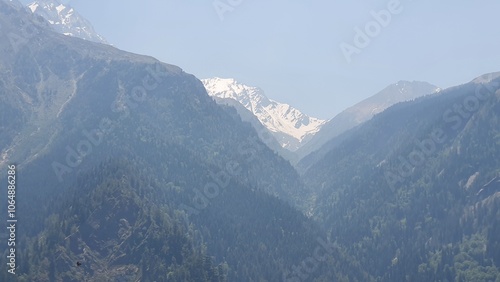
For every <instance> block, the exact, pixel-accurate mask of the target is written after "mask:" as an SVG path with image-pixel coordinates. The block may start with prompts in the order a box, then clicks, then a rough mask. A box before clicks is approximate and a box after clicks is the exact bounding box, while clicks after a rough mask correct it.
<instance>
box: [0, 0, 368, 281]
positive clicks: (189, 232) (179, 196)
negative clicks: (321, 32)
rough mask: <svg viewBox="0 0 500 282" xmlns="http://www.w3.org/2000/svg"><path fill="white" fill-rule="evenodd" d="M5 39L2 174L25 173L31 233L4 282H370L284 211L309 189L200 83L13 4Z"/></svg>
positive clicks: (1, 19)
mask: <svg viewBox="0 0 500 282" xmlns="http://www.w3.org/2000/svg"><path fill="white" fill-rule="evenodd" d="M20 23H21V24H20ZM0 27H1V29H0V36H1V37H2V38H7V39H9V40H2V41H0V47H1V48H0V50H1V52H2V54H0V72H1V75H0V79H1V80H0V81H1V83H0V107H1V108H0V112H2V113H3V112H6V113H9V118H7V117H6V116H5V117H4V118H2V119H1V120H0V127H1V128H2V131H1V134H0V136H1V143H0V150H1V152H2V162H1V163H0V170H3V171H6V167H7V165H11V164H15V165H16V166H17V170H16V171H17V176H18V181H17V187H18V189H17V190H16V191H17V193H16V200H17V206H16V209H17V213H16V216H17V218H19V221H20V222H21V220H22V224H19V226H18V227H17V229H16V232H17V233H16V234H17V238H18V240H19V241H18V245H17V250H16V252H17V253H18V254H19V257H18V260H17V263H18V265H17V266H19V268H17V269H16V271H17V276H15V277H16V278H17V279H16V278H14V276H10V275H11V274H9V273H7V272H2V273H1V274H0V275H2V276H0V280H1V281H16V280H19V281H63V280H64V281H82V280H89V281H137V280H141V281H169V279H170V280H171V281H220V280H221V279H222V280H223V279H224V278H225V277H226V276H227V277H228V279H229V280H230V281H266V280H267V281H276V280H279V279H283V277H285V279H287V278H286V276H287V275H288V277H289V278H290V277H294V276H295V278H296V277H297V275H300V276H301V277H303V276H306V277H309V278H310V279H314V278H317V279H320V280H323V281H325V280H331V279H334V280H339V279H340V278H342V277H350V278H351V280H352V281H370V280H371V278H370V277H369V276H368V275H366V273H364V272H363V271H362V270H361V268H360V266H359V265H358V264H356V262H355V261H352V260H351V259H349V258H348V257H347V256H345V255H344V253H343V251H342V250H341V249H340V248H338V247H337V246H336V245H334V244H333V243H330V242H329V238H328V237H326V236H325V234H324V233H323V232H322V230H321V229H320V228H319V227H317V226H315V224H314V223H313V222H312V221H311V220H310V219H309V218H307V217H305V216H304V215H303V214H301V213H300V212H299V211H297V210H296V209H294V208H292V207H291V206H290V205H289V204H288V203H286V201H288V202H296V198H298V196H297V195H300V193H301V192H302V190H303V186H302V185H301V182H300V179H299V177H298V175H297V174H296V173H295V171H294V169H293V168H292V167H291V165H290V164H289V163H288V162H287V161H285V160H284V159H282V158H281V157H279V156H278V155H276V154H275V153H274V152H272V151H271V150H270V149H269V148H267V146H265V145H264V144H263V143H262V142H261V141H260V140H259V137H258V134H257V133H256V132H255V130H254V129H253V128H252V127H251V126H250V125H249V124H247V123H243V122H241V120H239V119H235V118H234V117H233V116H231V115H230V114H229V113H228V112H226V111H225V110H223V109H222V108H221V107H220V106H219V105H217V104H216V103H215V102H214V101H213V99H212V98H211V97H209V96H208V95H207V93H206V91H205V89H204V87H203V84H202V83H201V82H200V81H199V80H197V79H196V78H195V77H194V76H192V75H189V74H186V73H185V72H183V71H182V69H180V68H178V67H176V66H172V65H168V64H164V63H161V62H159V61H157V60H155V59H154V58H151V57H145V56H139V55H135V54H131V53H127V52H123V51H120V50H118V49H115V48H113V47H111V46H107V45H103V44H97V43H93V42H89V41H84V40H81V39H78V38H73V37H68V36H64V35H61V34H58V33H55V32H54V31H52V30H51V29H50V27H49V26H48V24H47V23H46V22H45V21H44V20H40V18H39V17H38V18H37V17H35V16H33V15H32V14H30V13H29V12H28V11H26V10H25V9H23V8H21V7H19V5H17V4H16V3H15V2H11V1H6V0H0ZM10 117H15V119H14V120H13V119H11V118H10ZM2 177H4V176H2ZM0 180H1V181H2V182H3V183H6V179H0ZM278 198H280V199H278ZM0 209H1V210H7V207H6V202H5V201H1V202H0ZM1 232H2V234H1V236H0V237H1V238H2V239H4V238H7V237H8V236H9V235H8V234H6V233H5V232H6V229H5V228H4V229H3V230H2V231H1ZM6 236H7V237H6ZM4 247H5V246H4ZM1 253H2V256H1V258H0V263H1V264H3V265H7V264H6V263H7V261H6V260H7V255H6V254H7V253H8V250H5V249H4V248H2V251H1ZM212 256H213V257H212ZM208 257H210V258H208ZM75 260H76V262H75ZM304 261H305V263H309V264H308V265H306V269H307V273H304V269H303V266H302V265H303V264H305V263H304ZM77 262H80V264H79V265H78V264H77ZM310 263H313V266H314V268H313V269H314V271H311V272H309V270H311V268H310V266H311V264H310ZM308 266H309V267H308ZM226 272H227V275H226ZM294 272H295V273H294ZM221 274H222V275H221ZM165 276H166V277H167V278H166V279H167V280H165ZM13 279H15V280H13Z"/></svg>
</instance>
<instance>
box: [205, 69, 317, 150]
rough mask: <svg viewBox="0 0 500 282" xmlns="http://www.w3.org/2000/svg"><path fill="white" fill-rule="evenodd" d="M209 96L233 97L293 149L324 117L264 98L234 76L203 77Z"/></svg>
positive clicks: (296, 147)
mask: <svg viewBox="0 0 500 282" xmlns="http://www.w3.org/2000/svg"><path fill="white" fill-rule="evenodd" d="M202 82H203V84H204V85H205V88H206V89H207V92H208V94H209V95H210V96H213V97H217V98H221V99H233V100H236V101H238V102H239V103H240V104H242V105H243V106H244V107H245V108H246V109H248V110H249V111H250V112H252V113H253V114H254V115H255V116H256V117H257V118H258V119H259V121H260V122H261V123H262V124H263V125H264V126H265V127H266V128H267V129H268V130H269V131H270V132H271V133H272V134H273V136H274V137H275V138H276V140H277V141H278V142H279V143H280V144H281V146H282V147H283V148H285V149H287V150H289V151H292V152H293V151H296V150H297V149H298V148H300V147H301V146H302V145H303V144H304V143H307V141H308V140H309V139H310V138H312V136H313V135H314V134H315V133H317V132H318V131H319V130H320V128H321V127H322V126H323V124H324V123H325V122H326V121H324V120H321V119H318V118H314V117H310V116H308V115H306V114H303V113H302V112H300V111H299V110H297V109H296V108H294V107H292V106H290V105H288V104H284V103H280V102H277V101H274V100H272V99H269V98H267V96H266V95H265V93H264V91H263V90H262V89H260V88H258V87H252V86H248V85H245V84H242V83H240V82H238V81H237V80H235V79H232V78H229V79H223V78H218V77H215V78H209V79H202Z"/></svg>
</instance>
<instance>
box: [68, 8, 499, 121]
mask: <svg viewBox="0 0 500 282" xmlns="http://www.w3.org/2000/svg"><path fill="white" fill-rule="evenodd" d="M61 2H63V3H69V4H70V5H72V6H73V7H75V8H76V9H77V11H79V12H80V14H82V15H83V16H84V17H86V18H87V19H89V20H90V21H91V22H92V23H93V25H94V27H95V29H96V30H97V32H99V33H100V34H101V35H103V36H104V37H105V38H106V39H107V40H108V41H109V42H110V43H112V44H113V45H115V46H116V47H118V48H120V49H124V50H127V51H131V52H135V53H140V54H147V55H151V56H154V57H156V58H158V59H159V60H161V61H164V62H167V63H171V64H175V65H178V66H180V67H181V68H183V69H184V70H185V71H186V72H189V73H192V74H194V75H196V76H197V77H198V78H209V77H214V76H218V77H233V78H236V79H237V80H239V81H240V82H243V83H246V84H249V85H252V86H259V87H261V88H263V89H264V91H265V92H266V94H267V96H268V97H269V98H272V99H275V100H277V101H280V102H286V103H289V104H291V105H293V106H295V107H296V108H298V109H300V110H302V111H303V112H305V113H307V114H310V115H312V116H316V117H320V118H325V119H329V118H332V117H333V116H334V115H335V114H337V113H339V112H340V111H342V110H343V109H345V108H347V107H349V106H351V105H353V104H355V103H356V102H359V101H361V100H362V99H364V98H367V97H369V96H371V95H373V94H375V93H376V92H378V91H379V90H381V89H383V88H384V87H385V86H387V85H388V84H391V83H394V82H397V81H398V80H421V81H428V82H430V83H433V84H436V85H437V86H439V87H443V88H445V87H449V86H453V85H456V84H461V83H465V82H468V81H470V80H472V79H473V78H475V77H476V76H479V75H481V74H484V73H487V72H494V71H500V52H499V50H500V16H499V11H500V1H494V0H484V1H451V0H443V1H431V0H413V1H410V0H400V1H397V0H383V1H381V0H372V1H366V0H363V1H362V0H349V1H339V0H337V1H335V0H329V1H326V0H310V1H305V0H300V1H299V0H289V1H284V0H252V1H250V0H220V1H213V0H141V1H139V0H120V1H118V0H104V1H103V0H72V1H61ZM214 4H218V5H219V7H220V9H221V10H220V11H219V13H218V12H217V10H216V9H215V7H214ZM389 7H390V9H389ZM224 8H226V9H227V8H231V10H226V11H225V12H224ZM381 10H386V11H387V12H383V14H384V15H387V14H390V15H391V19H390V20H388V18H387V17H383V16H382V19H383V21H382V20H380V19H379V21H381V23H382V25H383V26H382V25H381V24H376V23H374V22H371V21H373V20H374V16H373V15H372V13H371V12H372V11H374V12H379V11H381ZM219 14H221V15H222V18H221V17H220V16H219ZM356 27H358V28H359V29H360V30H365V28H366V27H368V31H369V33H370V34H371V35H370V36H371V37H369V42H367V41H366V40H365V41H363V40H358V41H359V42H357V45H356V44H355V41H354V39H355V35H356V31H355V28H356ZM342 42H344V43H345V44H344V46H347V45H348V44H349V45H351V46H352V48H351V47H349V48H351V49H349V50H350V51H351V52H355V53H353V54H352V56H350V58H351V62H350V63H348V61H347V59H346V56H344V54H343V52H342V50H341V48H340V46H341V43H342ZM356 46H357V47H356ZM358 47H360V48H358ZM355 48H357V49H355ZM353 50H354V51H353ZM356 52H357V53H356Z"/></svg>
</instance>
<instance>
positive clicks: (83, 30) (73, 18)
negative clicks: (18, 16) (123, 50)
mask: <svg viewBox="0 0 500 282" xmlns="http://www.w3.org/2000/svg"><path fill="white" fill-rule="evenodd" d="M28 8H29V10H30V11H31V12H32V13H34V14H36V15H39V16H41V17H43V18H44V19H46V20H47V21H48V22H49V23H50V24H51V25H52V27H53V28H54V30H55V31H57V32H59V33H61V34H64V35H68V36H74V37H79V38H82V39H85V40H89V41H94V42H98V43H103V44H108V43H107V41H106V39H104V37H102V36H101V35H99V34H98V33H97V32H96V31H95V30H94V27H93V26H92V24H91V23H90V22H89V21H88V20H87V19H85V18H84V17H82V16H81V15H80V14H79V13H78V12H76V11H75V10H74V9H73V8H72V7H69V6H67V5H63V4H61V3H60V2H59V1H57V0H37V1H34V2H31V3H30V4H28Z"/></svg>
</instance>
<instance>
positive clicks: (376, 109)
mask: <svg viewBox="0 0 500 282" xmlns="http://www.w3.org/2000/svg"><path fill="white" fill-rule="evenodd" d="M438 91H439V88H438V87H436V86H434V85H432V84H429V83H427V82H419V81H413V82H410V81H399V82H397V83H395V84H391V85H389V86H387V87H386V88H384V89H383V90H382V91H380V92H378V93H377V94H375V95H373V96H371V97H370V98H367V99H365V100H363V101H361V102H359V103H358V104H356V105H354V106H352V107H350V108H348V109H346V110H345V111H343V112H341V113H340V114H338V115H336V116H335V117H334V118H333V119H331V120H329V121H328V122H327V123H326V124H325V125H324V126H323V127H322V128H321V130H320V131H319V132H318V133H317V134H316V135H314V137H313V138H312V139H311V140H310V141H309V142H308V143H306V144H305V145H304V146H303V147H301V148H300V149H299V150H297V152H296V153H297V156H298V158H299V159H302V158H304V157H305V156H307V155H308V154H310V153H312V152H314V151H316V150H318V149H319V148H321V146H323V145H324V144H326V143H327V142H328V141H330V140H331V139H333V138H334V137H336V136H339V135H340V134H342V133H343V132H345V131H347V130H349V129H351V128H353V127H355V126H357V125H359V124H361V123H363V122H365V121H367V120H369V119H371V118H372V117H373V116H374V115H376V114H378V113H381V112H382V111H384V110H385V109H387V108H388V107H390V106H392V105H394V104H397V103H399V102H404V101H410V100H413V99H415V98H418V97H421V96H424V95H428V94H433V93H436V92H438ZM300 169H301V170H303V169H304V168H300Z"/></svg>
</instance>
